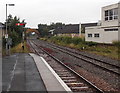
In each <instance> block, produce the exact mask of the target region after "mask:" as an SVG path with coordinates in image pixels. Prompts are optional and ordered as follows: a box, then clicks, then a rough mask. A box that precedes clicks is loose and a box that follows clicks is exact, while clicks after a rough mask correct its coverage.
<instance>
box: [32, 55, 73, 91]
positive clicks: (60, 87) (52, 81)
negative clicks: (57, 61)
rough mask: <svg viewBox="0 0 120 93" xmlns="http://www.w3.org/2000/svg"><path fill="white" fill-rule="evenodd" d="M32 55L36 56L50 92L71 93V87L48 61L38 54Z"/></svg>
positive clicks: (35, 58)
mask: <svg viewBox="0 0 120 93" xmlns="http://www.w3.org/2000/svg"><path fill="white" fill-rule="evenodd" d="M30 55H31V56H32V57H33V58H34V60H35V63H36V66H37V68H38V70H39V73H40V74H41V77H42V79H43V82H44V84H45V86H46V89H47V91H48V92H51V91H52V92H54V91H58V92H60V91H63V93H67V92H69V93H71V89H70V88H69V87H68V86H67V85H66V84H65V83H64V82H63V81H62V79H61V78H60V77H59V76H58V75H57V74H56V73H55V71H54V70H53V69H52V68H51V67H50V66H49V65H48V63H47V62H46V61H45V60H44V59H43V58H42V57H40V56H38V55H36V54H31V53H30Z"/></svg>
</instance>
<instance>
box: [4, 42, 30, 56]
mask: <svg viewBox="0 0 120 93" xmlns="http://www.w3.org/2000/svg"><path fill="white" fill-rule="evenodd" d="M10 52H11V54H13V53H30V52H31V51H30V46H29V45H28V44H27V42H24V50H23V48H22V43H19V44H18V45H16V46H14V47H12V48H11V51H10ZM2 55H3V56H5V55H6V52H5V49H3V51H2Z"/></svg>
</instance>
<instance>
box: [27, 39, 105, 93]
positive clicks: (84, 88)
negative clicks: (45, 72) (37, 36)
mask: <svg viewBox="0 0 120 93" xmlns="http://www.w3.org/2000/svg"><path fill="white" fill-rule="evenodd" d="M28 43H29V45H30V46H31V47H32V50H33V51H34V52H35V53H36V54H38V55H40V51H41V50H42V51H43V52H44V53H46V54H47V55H48V56H49V57H51V58H52V59H54V60H55V61H52V62H50V61H48V64H49V65H50V66H51V67H52V68H53V69H54V71H55V72H56V73H57V74H58V75H59V77H60V78H61V79H62V80H63V81H64V82H65V83H66V84H67V86H68V87H69V88H70V89H71V90H72V92H83V93H104V92H103V91H102V90H101V89H100V88H98V87H96V86H95V85H94V84H92V83H91V82H90V81H88V80H87V79H85V78H84V77H82V76H81V75H79V74H78V73H77V72H75V71H74V70H72V69H71V68H70V67H68V66H67V65H65V64H64V63H63V62H61V61H60V60H58V59H57V58H55V57H54V56H52V55H51V54H50V53H48V52H47V51H45V50H44V49H43V48H42V47H40V46H39V45H37V44H36V43H35V42H33V41H28Z"/></svg>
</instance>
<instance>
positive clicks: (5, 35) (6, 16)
mask: <svg viewBox="0 0 120 93" xmlns="http://www.w3.org/2000/svg"><path fill="white" fill-rule="evenodd" d="M7 36H8V35H7V4H6V33H5V38H6V55H7V54H8V45H7Z"/></svg>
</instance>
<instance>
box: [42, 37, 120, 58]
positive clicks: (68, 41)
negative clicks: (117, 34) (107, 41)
mask: <svg viewBox="0 0 120 93" xmlns="http://www.w3.org/2000/svg"><path fill="white" fill-rule="evenodd" d="M41 40H44V41H48V42H52V43H55V44H58V45H62V46H67V47H70V48H75V49H78V50H80V51H87V52H90V53H94V54H97V55H102V56H107V57H110V58H112V59H117V60H120V42H117V41H114V42H113V44H112V45H104V44H98V43H96V42H86V41H85V39H84V38H79V37H74V38H72V37H68V36H53V37H51V38H41Z"/></svg>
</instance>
